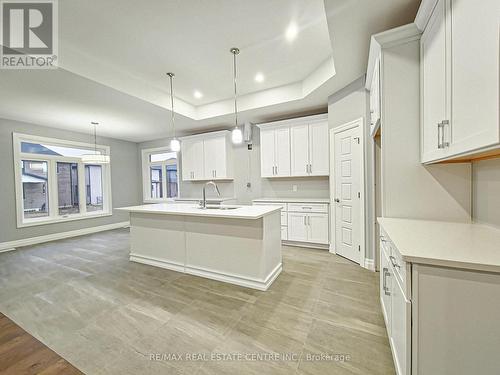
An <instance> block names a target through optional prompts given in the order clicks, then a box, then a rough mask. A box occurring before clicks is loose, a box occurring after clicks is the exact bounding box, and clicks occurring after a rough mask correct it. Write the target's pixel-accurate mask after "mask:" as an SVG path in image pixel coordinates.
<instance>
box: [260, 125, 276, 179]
mask: <svg viewBox="0 0 500 375" xmlns="http://www.w3.org/2000/svg"><path fill="white" fill-rule="evenodd" d="M275 147H276V141H275V130H274V129H270V130H261V131H260V176H261V177H274V171H275V166H276V165H275Z"/></svg>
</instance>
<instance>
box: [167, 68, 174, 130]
mask: <svg viewBox="0 0 500 375" xmlns="http://www.w3.org/2000/svg"><path fill="white" fill-rule="evenodd" d="M167 74H168V76H169V77H170V105H171V109H172V131H173V133H174V134H173V135H174V139H175V121H174V80H173V78H174V74H173V73H167Z"/></svg>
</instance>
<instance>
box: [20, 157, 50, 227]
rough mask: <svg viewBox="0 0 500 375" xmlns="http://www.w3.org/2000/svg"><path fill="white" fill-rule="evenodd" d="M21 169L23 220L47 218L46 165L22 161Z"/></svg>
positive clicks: (42, 162)
mask: <svg viewBox="0 0 500 375" xmlns="http://www.w3.org/2000/svg"><path fill="white" fill-rule="evenodd" d="M21 168H22V182H23V212H24V218H25V219H32V218H36V217H43V216H49V194H48V193H49V192H48V183H47V181H48V180H47V178H48V163H47V162H46V161H32V160H23V161H22V162H21Z"/></svg>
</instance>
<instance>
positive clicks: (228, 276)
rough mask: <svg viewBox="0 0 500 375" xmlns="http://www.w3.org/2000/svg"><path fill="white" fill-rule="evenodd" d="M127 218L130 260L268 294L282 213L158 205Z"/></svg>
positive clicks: (277, 263)
mask: <svg viewBox="0 0 500 375" xmlns="http://www.w3.org/2000/svg"><path fill="white" fill-rule="evenodd" d="M118 210H122V211H127V212H129V213H130V228H131V229H130V241H131V243H130V260H131V261H134V262H138V263H143V264H148V265H151V266H156V267H162V268H167V269H170V270H174V271H178V272H183V273H187V274H192V275H197V276H201V277H206V278H209V279H214V280H219V281H223V282H228V283H231V284H236V285H241V286H244V287H248V288H253V289H259V290H267V289H268V288H269V286H270V285H271V284H272V283H273V281H274V280H275V279H276V278H277V277H278V275H279V274H280V272H281V269H282V263H281V229H280V226H281V224H280V208H277V207H273V206H218V207H213V208H207V209H201V208H199V207H198V206H197V205H194V204H193V205H191V204H175V203H159V204H149V205H141V206H133V207H123V208H118Z"/></svg>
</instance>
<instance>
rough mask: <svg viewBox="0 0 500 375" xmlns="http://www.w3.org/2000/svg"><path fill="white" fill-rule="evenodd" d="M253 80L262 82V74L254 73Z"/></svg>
mask: <svg viewBox="0 0 500 375" xmlns="http://www.w3.org/2000/svg"><path fill="white" fill-rule="evenodd" d="M255 81H256V82H259V83H260V82H264V74H262V73H257V74H256V75H255Z"/></svg>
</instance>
